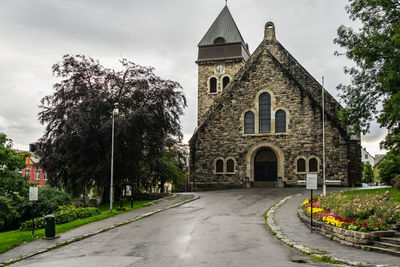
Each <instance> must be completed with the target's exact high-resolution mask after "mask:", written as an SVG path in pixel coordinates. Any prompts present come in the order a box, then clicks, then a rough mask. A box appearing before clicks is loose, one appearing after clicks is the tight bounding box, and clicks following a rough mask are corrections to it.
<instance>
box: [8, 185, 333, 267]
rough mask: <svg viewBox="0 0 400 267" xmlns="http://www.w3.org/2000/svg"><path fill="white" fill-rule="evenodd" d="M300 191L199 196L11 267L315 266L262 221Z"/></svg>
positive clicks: (262, 189) (234, 191)
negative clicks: (272, 207)
mask: <svg viewBox="0 0 400 267" xmlns="http://www.w3.org/2000/svg"><path fill="white" fill-rule="evenodd" d="M298 192H304V189H295V188H290V189H287V188H285V189H274V188H258V189H240V190H225V191H213V192H204V193H197V194H198V195H200V199H198V200H196V201H193V202H190V203H187V204H184V205H182V206H180V207H177V208H173V209H169V210H166V211H163V212H161V213H158V214H155V215H153V216H150V217H148V218H145V219H143V220H140V221H137V222H134V223H131V224H128V225H125V226H122V227H118V228H116V229H113V230H110V231H108V232H104V233H101V234H98V235H96V236H93V237H90V238H87V239H84V240H82V241H79V242H76V243H73V244H70V245H68V246H65V247H61V248H58V249H55V250H52V251H49V252H46V253H43V254H40V255H38V256H35V257H32V258H29V259H27V260H24V261H21V262H18V263H16V264H15V265H13V266H44V267H47V266H96V267H99V266H163V267H164V266H276V267H278V266H285V267H286V266H305V265H306V266H310V265H314V266H317V265H318V264H315V263H307V264H301V263H295V262H293V260H298V259H301V258H304V257H305V256H303V255H302V254H300V253H299V252H297V251H296V250H294V249H292V248H289V247H287V246H285V245H283V244H282V243H281V242H280V241H278V240H277V239H276V238H275V237H274V236H272V235H271V233H270V232H269V231H268V230H267V228H266V227H265V224H264V219H263V217H262V215H263V214H264V213H265V211H266V209H267V208H268V207H269V206H270V205H272V204H275V203H276V202H277V201H279V200H281V199H282V198H284V197H285V196H288V195H291V194H295V193H298ZM318 266H319V265H318ZM325 266H326V265H325Z"/></svg>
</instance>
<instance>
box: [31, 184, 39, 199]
mask: <svg viewBox="0 0 400 267" xmlns="http://www.w3.org/2000/svg"><path fill="white" fill-rule="evenodd" d="M38 195H39V194H38V187H34V186H30V187H29V201H38V199H39V197H38Z"/></svg>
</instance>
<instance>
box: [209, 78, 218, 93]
mask: <svg viewBox="0 0 400 267" xmlns="http://www.w3.org/2000/svg"><path fill="white" fill-rule="evenodd" d="M216 92H217V79H216V78H215V77H212V78H211V79H210V93H216Z"/></svg>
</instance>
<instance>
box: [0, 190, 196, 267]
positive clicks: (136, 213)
mask: <svg viewBox="0 0 400 267" xmlns="http://www.w3.org/2000/svg"><path fill="white" fill-rule="evenodd" d="M197 198H198V197H195V196H194V195H190V194H179V195H175V196H172V197H167V198H163V199H160V200H156V201H154V202H155V204H153V205H151V206H148V207H143V208H139V209H134V210H131V211H128V212H125V213H122V214H119V215H115V216H113V217H110V218H107V219H104V220H100V221H96V222H92V223H89V224H86V225H82V226H80V227H78V228H75V229H72V230H70V231H68V232H65V233H62V234H60V235H59V236H60V237H59V238H56V239H52V240H45V239H38V240H35V241H32V242H29V243H25V244H22V245H20V246H18V247H15V248H13V249H11V250H9V251H7V252H5V253H3V254H0V266H2V265H3V264H4V263H6V262H8V261H11V260H16V259H21V258H28V257H31V256H34V255H36V254H39V253H42V252H45V251H47V250H49V249H52V248H54V247H56V246H60V244H62V245H65V244H68V243H73V242H76V241H79V240H81V239H83V238H86V237H89V236H92V235H95V234H98V233H101V232H103V231H106V230H110V229H113V228H115V227H118V226H120V225H123V224H126V223H130V222H133V221H136V220H139V219H142V218H144V217H147V216H150V215H153V214H155V213H158V212H160V211H163V210H166V209H169V208H173V207H176V206H179V205H182V204H184V203H187V202H190V201H192V200H195V199H197Z"/></svg>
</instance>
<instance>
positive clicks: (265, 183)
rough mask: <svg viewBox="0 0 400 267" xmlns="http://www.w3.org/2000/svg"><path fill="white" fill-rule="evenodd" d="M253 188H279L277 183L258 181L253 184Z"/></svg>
mask: <svg viewBox="0 0 400 267" xmlns="http://www.w3.org/2000/svg"><path fill="white" fill-rule="evenodd" d="M252 187H257V188H259V187H269V188H271V187H272V188H273V187H277V186H276V182H266V181H256V182H254V183H253V185H252Z"/></svg>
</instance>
